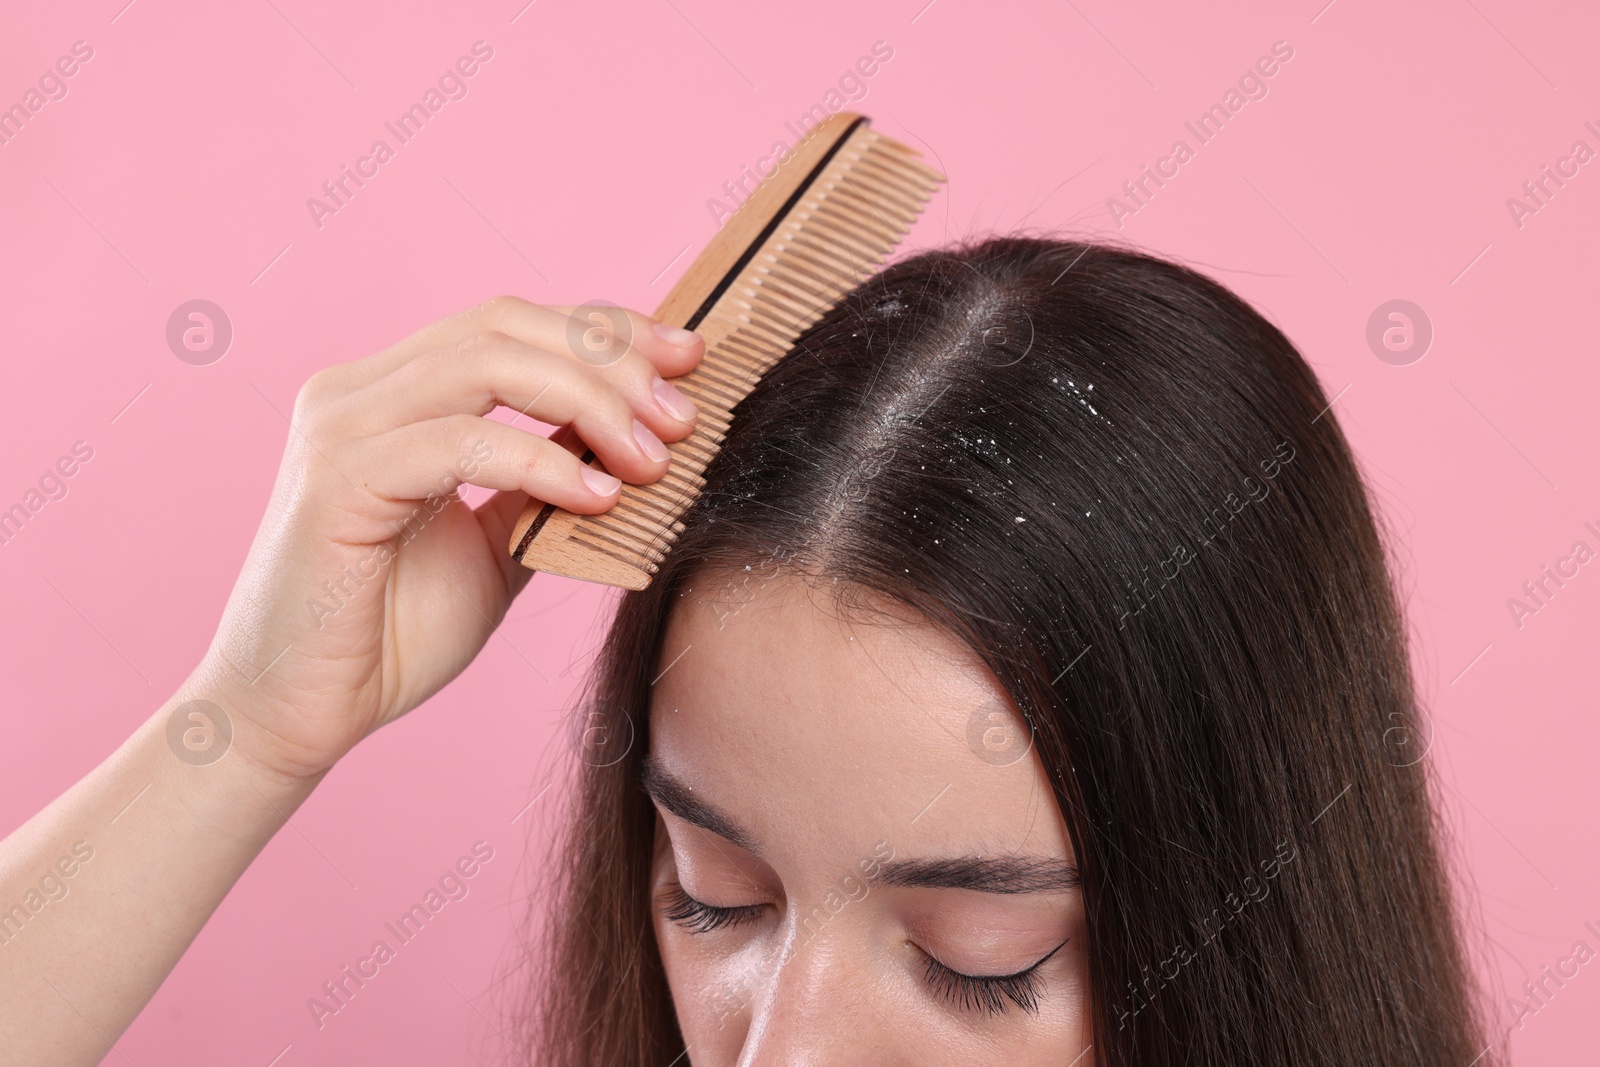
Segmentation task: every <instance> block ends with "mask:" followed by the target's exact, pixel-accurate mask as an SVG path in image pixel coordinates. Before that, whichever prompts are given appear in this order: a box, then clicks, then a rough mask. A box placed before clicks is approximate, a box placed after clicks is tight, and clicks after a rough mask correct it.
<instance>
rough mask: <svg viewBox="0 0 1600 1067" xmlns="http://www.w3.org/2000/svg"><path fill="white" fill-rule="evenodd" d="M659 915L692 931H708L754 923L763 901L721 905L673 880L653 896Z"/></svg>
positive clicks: (763, 908)
mask: <svg viewBox="0 0 1600 1067" xmlns="http://www.w3.org/2000/svg"><path fill="white" fill-rule="evenodd" d="M656 907H657V908H659V909H660V911H661V916H662V918H664V919H667V920H669V921H671V922H675V923H677V924H678V925H679V926H681V927H683V928H684V929H685V930H688V931H689V932H690V933H692V934H709V933H711V932H712V931H713V930H720V929H722V928H724V927H728V926H738V925H740V924H741V923H747V922H754V921H755V920H756V919H759V918H760V917H761V913H762V911H763V910H765V908H766V905H765V904H741V905H739V906H738V907H733V908H723V907H718V906H717V905H715V904H707V903H706V902H705V901H703V900H696V899H695V898H694V897H691V896H690V895H689V894H688V892H687V891H685V890H684V888H683V886H682V885H680V884H678V883H676V882H674V883H673V884H672V885H670V886H668V887H666V888H665V889H663V890H662V891H661V893H660V895H659V896H658V897H657V898H656Z"/></svg>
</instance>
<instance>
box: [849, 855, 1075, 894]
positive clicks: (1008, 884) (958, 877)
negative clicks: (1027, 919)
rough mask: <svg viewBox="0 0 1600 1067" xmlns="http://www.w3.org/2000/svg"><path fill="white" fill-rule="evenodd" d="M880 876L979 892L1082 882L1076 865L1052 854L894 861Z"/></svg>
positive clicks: (1041, 889)
mask: <svg viewBox="0 0 1600 1067" xmlns="http://www.w3.org/2000/svg"><path fill="white" fill-rule="evenodd" d="M878 877H879V878H880V879H882V881H883V882H884V883H885V884H886V885H892V886H900V887H904V888H911V889H972V890H976V891H977V892H979V893H1065V892H1069V891H1071V890H1073V889H1077V888H1078V887H1079V886H1080V885H1081V884H1082V879H1081V877H1080V876H1079V874H1078V868H1077V865H1076V864H1073V863H1069V862H1068V861H1066V860H1061V859H1054V858H1052V857H1048V856H960V857H956V858H953V859H911V860H892V861H890V862H887V863H885V864H883V866H882V870H881V872H880V873H879V876H878Z"/></svg>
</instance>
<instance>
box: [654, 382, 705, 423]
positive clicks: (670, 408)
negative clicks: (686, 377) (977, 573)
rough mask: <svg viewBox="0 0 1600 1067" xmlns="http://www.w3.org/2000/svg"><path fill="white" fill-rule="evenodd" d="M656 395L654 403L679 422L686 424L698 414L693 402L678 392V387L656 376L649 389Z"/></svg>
mask: <svg viewBox="0 0 1600 1067" xmlns="http://www.w3.org/2000/svg"><path fill="white" fill-rule="evenodd" d="M651 388H652V390H653V391H654V393H655V394H656V403H658V404H660V405H661V410H662V411H665V412H666V413H667V414H668V415H671V416H672V417H673V418H675V419H677V420H678V421H680V422H688V421H689V420H690V419H692V418H694V417H695V415H697V414H699V409H698V408H696V407H695V406H694V401H692V400H690V399H689V398H688V397H686V396H684V395H683V394H682V393H681V392H679V391H678V387H677V386H675V385H673V384H672V383H671V382H669V381H667V380H666V379H665V378H663V377H661V376H660V375H659V374H658V375H656V382H655V385H654V386H652V387H651Z"/></svg>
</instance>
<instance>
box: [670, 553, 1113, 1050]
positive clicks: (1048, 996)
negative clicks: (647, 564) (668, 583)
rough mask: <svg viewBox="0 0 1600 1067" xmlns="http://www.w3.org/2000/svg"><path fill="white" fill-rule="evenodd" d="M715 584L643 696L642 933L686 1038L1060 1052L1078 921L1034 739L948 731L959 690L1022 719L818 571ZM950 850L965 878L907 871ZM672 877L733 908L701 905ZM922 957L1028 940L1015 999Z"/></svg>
mask: <svg viewBox="0 0 1600 1067" xmlns="http://www.w3.org/2000/svg"><path fill="white" fill-rule="evenodd" d="M731 583H732V579H731V578H730V577H729V576H726V575H722V576H719V575H714V574H712V575H706V574H702V575H700V576H698V577H697V579H696V580H695V581H693V582H691V583H689V584H690V585H691V586H692V587H693V588H694V589H695V590H697V591H696V592H695V593H694V594H692V595H691V596H690V597H688V598H686V599H685V600H684V601H683V602H682V606H680V607H679V608H677V609H675V611H674V613H673V617H672V618H671V620H669V626H668V631H667V635H666V639H665V642H664V644H663V652H662V661H663V662H671V661H672V659H673V657H674V656H678V655H680V653H681V659H679V660H678V661H677V662H675V663H673V664H672V666H671V667H670V668H669V669H668V670H667V671H666V673H665V674H664V675H663V676H662V677H661V678H660V680H659V681H658V682H657V683H656V684H655V687H654V692H653V696H652V700H651V712H650V732H649V736H650V751H649V754H648V759H647V761H646V762H647V771H646V775H645V778H646V782H647V788H648V790H649V791H650V793H651V794H652V798H653V800H654V802H655V805H656V811H657V815H658V822H657V837H656V852H655V862H654V870H653V873H652V879H651V883H652V884H651V891H652V897H653V899H654V901H655V902H656V904H657V909H656V914H655V930H656V937H657V942H658V944H659V946H660V949H661V956H662V960H663V963H664V965H665V968H666V973H667V978H668V982H669V984H670V985H671V988H672V992H673V1001H674V1004H675V1007H676V1010H677V1015H678V1021H679V1026H680V1029H681V1030H682V1032H683V1036H684V1040H685V1042H686V1043H687V1046H688V1051H689V1055H688V1058H689V1059H690V1060H691V1061H692V1062H693V1063H694V1064H695V1065H696V1067H733V1065H735V1064H737V1065H739V1067H756V1065H764V1064H779V1063H782V1064H789V1065H809V1064H878V1065H893V1064H966V1063H1006V1064H1008V1065H1011V1067H1026V1065H1031V1064H1041V1065H1042V1064H1051V1065H1054V1067H1061V1065H1064V1064H1068V1063H1072V1062H1076V1058H1077V1057H1078V1056H1079V1055H1080V1054H1081V1053H1083V1052H1084V1051H1085V1050H1086V1048H1087V1046H1088V1042H1089V1040H1090V1038H1089V1032H1088V1026H1087V1019H1086V1013H1085V1010H1084V1009H1085V1003H1086V999H1085V998H1086V990H1087V988H1088V987H1087V970H1086V957H1085V948H1086V943H1087V942H1086V937H1085V932H1084V916H1083V907H1082V898H1081V896H1080V894H1079V892H1078V890H1077V888H1076V885H1075V884H1074V875H1075V870H1074V868H1073V853H1072V848H1071V844H1070V840H1069V838H1068V834H1067V829H1066V825H1065V822H1064V820H1063V818H1062V815H1061V811H1060V808H1059V806H1058V805H1057V803H1056V801H1055V798H1054V796H1053V794H1052V792H1051V789H1050V785H1049V780H1048V778H1047V776H1046V774H1045V771H1044V768H1043V766H1042V765H1041V763H1040V762H1039V760H1038V759H1037V758H1036V757H1034V756H1032V755H1028V756H1027V757H1025V758H1018V759H1015V760H1012V761H1009V762H998V761H992V760H986V759H983V758H980V757H979V756H978V755H976V754H975V752H974V751H973V749H972V748H971V747H969V743H968V735H969V731H968V724H969V721H971V720H972V718H973V716H974V713H975V709H1003V710H1002V711H1001V713H1002V714H1003V715H1004V716H1006V721H1007V722H1009V723H1010V724H1011V725H1012V726H1013V728H1016V729H1019V730H1020V729H1022V725H1021V718H1020V716H1019V715H1018V714H1017V712H1016V710H1015V707H1014V705H1012V704H1011V703H1010V701H1009V699H1008V698H1007V696H1006V693H1005V691H1004V690H1003V688H1002V687H1001V686H1000V684H999V681H998V680H997V679H996V678H994V676H993V675H992V674H991V673H990V672H989V671H988V670H987V669H986V668H985V667H984V665H983V664H982V663H981V662H980V661H978V660H977V658H976V657H975V655H974V654H973V653H972V652H971V651H970V650H969V649H967V648H966V647H965V646H964V645H960V644H958V643H957V642H955V641H954V640H953V639H952V638H950V637H949V636H948V635H946V634H944V633H943V632H942V631H938V630H936V629H933V628H932V627H930V626H929V625H927V624H926V623H925V622H923V621H921V620H918V619H916V618H911V617H907V616H905V615H904V614H903V613H896V612H895V611H894V609H892V608H889V607H888V606H887V605H884V604H881V603H880V604H878V605H877V607H878V609H879V611H880V612H881V613H882V614H880V615H876V616H874V617H872V618H869V619H862V618H860V617H859V616H860V613H859V612H856V613H853V614H852V615H850V616H848V617H847V616H845V615H844V614H843V613H842V612H840V611H839V610H838V605H837V604H836V603H835V602H834V600H833V597H832V593H831V587H830V586H829V585H828V584H827V583H826V582H821V583H818V582H809V583H808V582H807V581H806V580H804V579H803V578H801V577H799V576H797V575H793V574H785V575H780V576H779V577H777V578H774V579H772V580H770V581H767V582H764V583H762V584H761V585H760V586H759V588H758V589H757V590H756V591H755V592H754V594H753V595H749V596H746V597H742V598H740V600H741V602H739V603H738V604H737V605H735V606H733V607H729V605H728V604H727V603H726V601H725V600H724V599H723V598H722V597H721V593H720V592H719V590H723V589H726V588H728V587H729V586H730V585H731ZM745 588H746V590H747V591H748V584H746V586H745ZM851 619H854V620H855V621H850V620H851ZM984 714H987V712H984ZM985 721H986V722H987V721H991V720H988V719H987V718H986V719H985ZM993 721H999V720H993ZM1019 736H1021V735H1019ZM950 860H961V861H977V863H976V864H975V865H974V866H975V870H974V871H973V872H971V873H972V877H971V879H970V883H969V884H974V885H981V886H983V888H981V889H980V888H962V887H948V886H941V885H938V884H936V882H935V884H917V883H919V882H930V881H933V880H931V879H929V878H928V875H929V874H930V873H931V872H932V871H933V870H935V869H936V868H935V867H934V864H935V863H936V862H938V861H950ZM1008 876H1009V881H1008V880H1007V879H1008ZM1003 889H1009V890H1011V891H1006V892H1002V891H998V890H1003ZM685 894H687V896H688V897H689V898H691V902H692V901H698V902H700V903H703V904H709V905H713V906H717V907H721V908H731V909H738V910H737V911H734V912H730V913H728V915H727V916H724V917H722V918H720V919H718V920H715V921H714V922H712V921H708V920H707V918H706V915H707V913H705V912H703V911H700V910H698V909H697V908H695V907H694V906H693V904H692V903H690V904H688V905H686V904H685V902H684V895H685ZM713 925H714V926H715V928H711V929H708V928H707V927H708V926H713ZM930 955H931V956H932V957H934V958H936V959H938V960H939V961H940V962H941V963H943V964H945V965H946V966H948V967H950V968H952V969H954V970H956V971H960V972H963V973H965V974H968V975H979V976H995V975H1011V974H1015V973H1017V972H1020V971H1023V970H1025V969H1027V968H1029V967H1030V966H1032V965H1033V964H1035V963H1036V962H1037V961H1040V960H1043V961H1044V962H1043V963H1040V964H1039V966H1038V967H1037V969H1036V970H1035V972H1034V975H1035V979H1036V981H1035V983H1034V989H1035V991H1036V994H1035V995H1036V1006H1037V1010H1035V1011H1025V1010H1024V1009H1023V1008H1022V1007H1021V1006H1019V1005H1018V1004H1017V1003H1015V1002H1013V1001H1012V1000H1011V999H1009V998H1007V997H1006V996H1005V995H1004V994H1003V993H1002V994H999V995H998V996H996V997H994V999H995V1001H996V1002H997V1003H1000V1004H1003V1006H1004V1010H1002V1011H998V1012H991V1011H987V1010H984V1008H982V1007H977V1008H974V1007H973V1006H971V1005H970V1004H969V1005H968V1006H963V1005H962V1004H961V1003H960V1002H959V1000H953V999H951V998H950V997H949V996H946V995H944V994H943V993H942V992H941V988H943V987H941V986H940V984H939V983H937V982H930V981H929V979H928V977H927V968H928V959H929V956H930Z"/></svg>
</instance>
